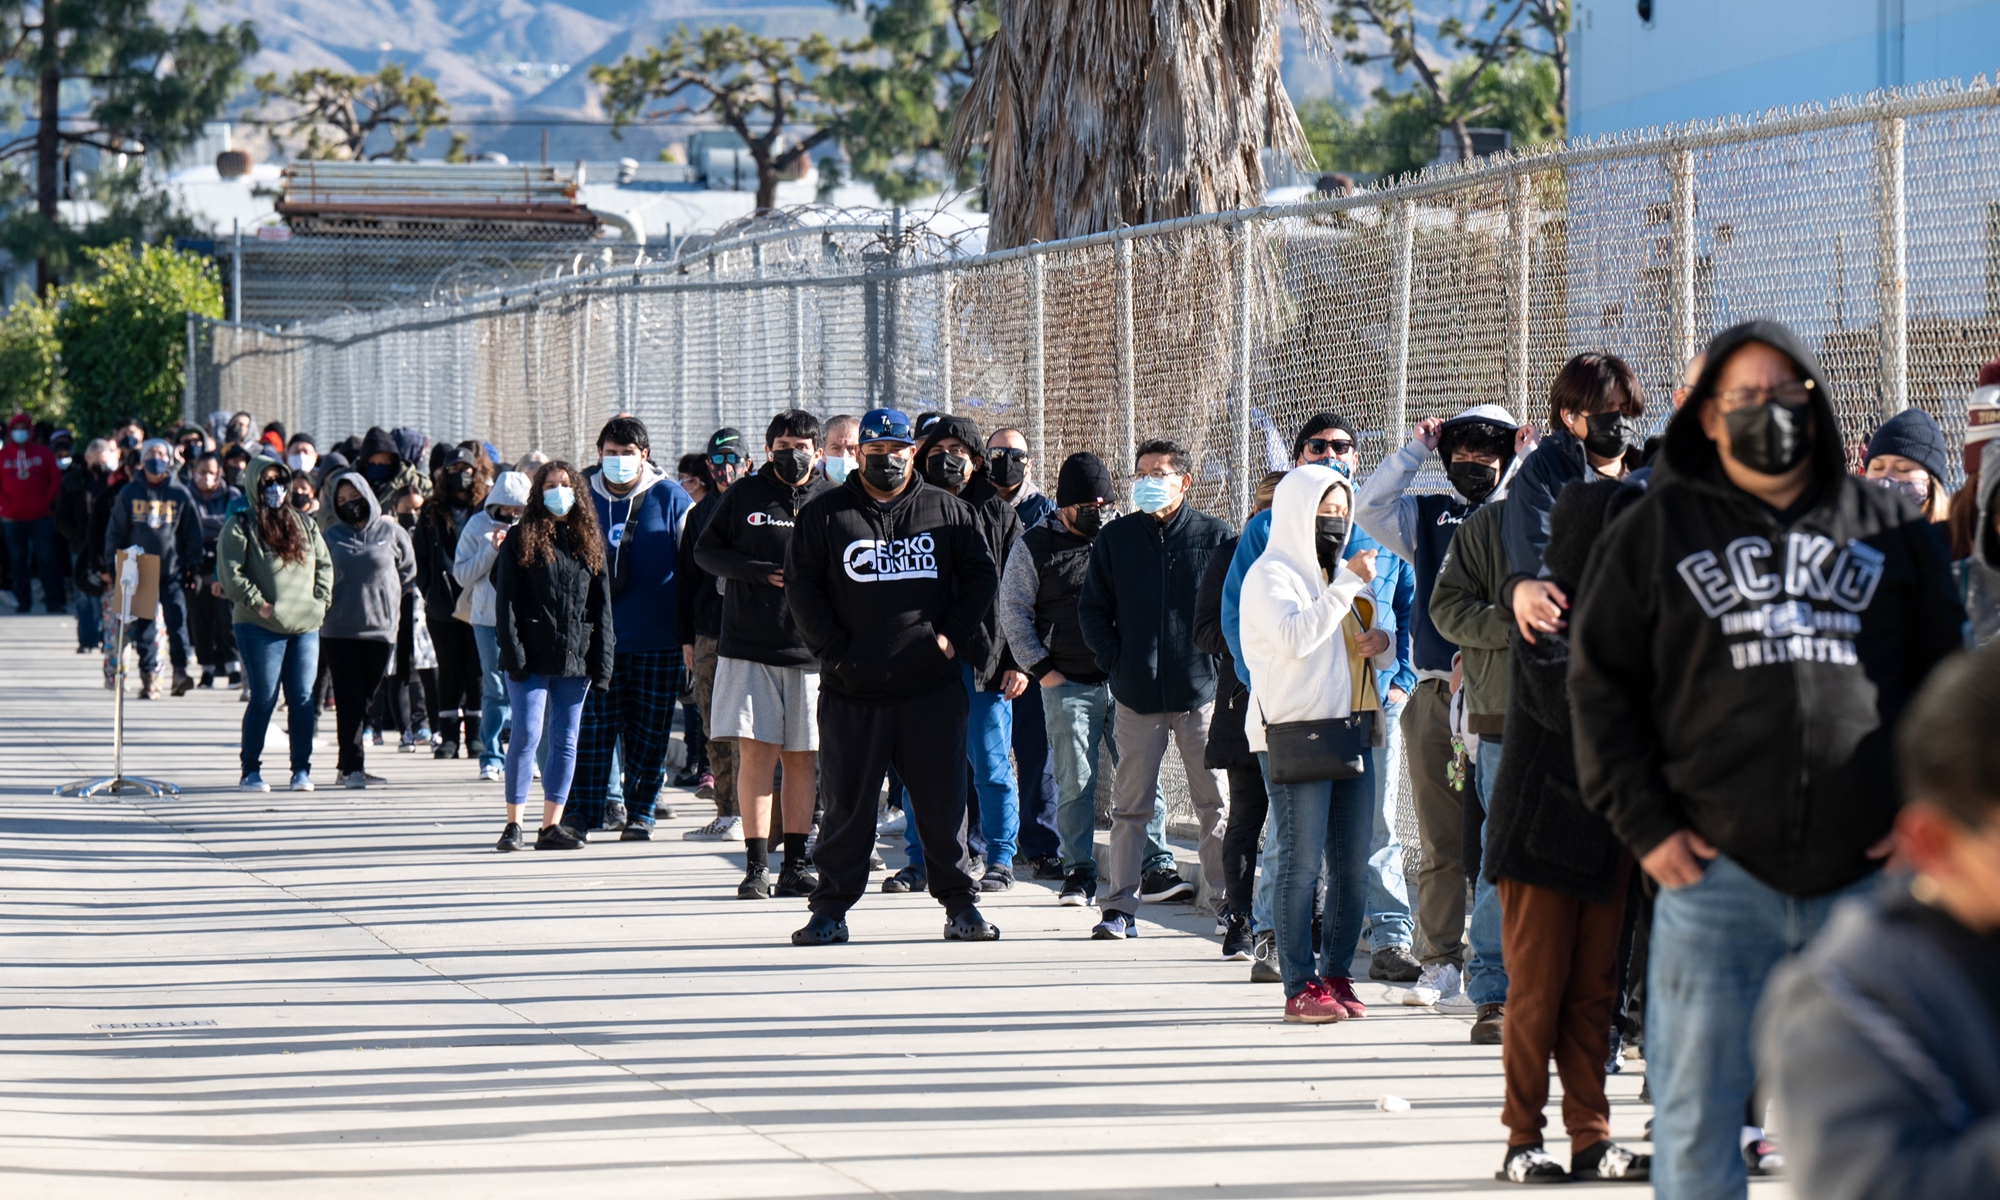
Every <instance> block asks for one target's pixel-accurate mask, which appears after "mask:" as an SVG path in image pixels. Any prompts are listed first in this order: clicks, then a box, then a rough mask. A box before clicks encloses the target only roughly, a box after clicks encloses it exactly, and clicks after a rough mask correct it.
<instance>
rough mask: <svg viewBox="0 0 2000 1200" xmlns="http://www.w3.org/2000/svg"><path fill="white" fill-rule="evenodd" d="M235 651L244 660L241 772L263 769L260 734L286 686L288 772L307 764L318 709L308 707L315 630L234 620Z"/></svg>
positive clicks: (314, 674) (315, 671)
mask: <svg viewBox="0 0 2000 1200" xmlns="http://www.w3.org/2000/svg"><path fill="white" fill-rule="evenodd" d="M236 654H237V657H238V658H240V659H241V660H242V662H243V690H244V694H245V695H247V696H249V698H250V699H249V702H248V703H246V704H245V705H244V706H243V773H244V774H245V775H252V774H256V773H257V772H259V771H261V770H262V769H263V760H264V734H265V733H266V731H268V730H269V729H270V728H271V713H272V712H273V711H274V710H275V709H276V708H277V707H278V688H279V687H281V686H282V687H283V688H284V689H285V728H286V732H287V733H289V734H290V735H291V742H292V773H293V774H295V775H296V774H297V773H299V772H300V771H310V770H312V756H313V729H314V727H315V726H316V725H317V724H318V718H319V714H318V712H316V711H315V710H314V708H313V702H312V687H313V680H315V679H317V678H318V677H319V631H318V630H312V631H311V632H308V633H272V632H271V631H270V630H268V629H266V628H264V627H263V626H262V625H252V624H249V623H248V622H245V623H243V624H240V625H238V626H236Z"/></svg>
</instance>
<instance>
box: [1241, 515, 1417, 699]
mask: <svg viewBox="0 0 2000 1200" xmlns="http://www.w3.org/2000/svg"><path fill="white" fill-rule="evenodd" d="M1270 540H1271V512H1270V510H1269V509H1266V510H1265V511H1263V512H1260V513H1258V514H1257V515H1255V516H1253V517H1251V518H1250V520H1249V521H1248V522H1247V523H1246V524H1245V525H1244V526H1243V536H1242V537H1241V538H1239V539H1237V542H1236V555H1235V557H1233V558H1231V559H1230V560H1229V574H1228V575H1226V576H1224V578H1223V581H1222V639H1223V640H1224V641H1226V642H1228V643H1229V653H1230V655H1231V657H1233V658H1234V659H1235V661H1236V677H1237V678H1238V679H1241V680H1242V681H1243V682H1244V683H1245V684H1246V685H1247V684H1248V683H1249V682H1250V668H1249V667H1247V666H1245V665H1243V637H1242V630H1241V625H1240V624H1239V613H1240V608H1239V603H1240V601H1241V599H1242V596H1243V577H1244V576H1246V575H1248V574H1249V573H1250V567H1251V566H1252V564H1254V563H1255V562H1256V561H1257V559H1258V558H1259V557H1260V556H1261V555H1262V554H1263V553H1264V547H1265V545H1266V544H1268V543H1269V542H1270ZM1347 549H1348V551H1349V552H1350V554H1358V553H1360V552H1361V551H1363V550H1374V551H1376V552H1377V553H1376V555H1375V578H1374V580H1373V581H1372V582H1370V583H1369V585H1368V594H1369V595H1371V596H1373V597H1374V598H1375V610H1376V612H1377V614H1378V616H1377V619H1376V627H1377V628H1379V629H1382V630H1383V631H1385V632H1387V633H1388V634H1389V635H1390V636H1392V637H1394V638H1395V639H1396V665H1395V667H1394V668H1392V669H1390V670H1386V671H1377V672H1376V673H1375V687H1376V694H1377V695H1378V696H1386V695H1388V694H1389V689H1390V688H1392V687H1399V688H1402V689H1403V690H1404V691H1405V692H1407V691H1409V690H1410V689H1411V688H1413V687H1415V686H1416V684H1417V669H1416V667H1415V665H1414V664H1412V663H1411V661H1410V607H1411V605H1413V604H1415V603H1416V596H1417V581H1416V573H1415V572H1414V571H1412V570H1411V569H1410V564H1409V563H1407V562H1404V561H1403V560H1402V559H1400V558H1398V557H1396V556H1395V555H1394V554H1391V553H1390V552H1389V551H1388V549H1387V548H1386V547H1384V546H1383V545H1382V544H1381V543H1380V542H1378V541H1376V540H1375V539H1374V538H1372V537H1369V536H1368V534H1367V533H1365V532H1363V530H1362V529H1361V527H1360V526H1358V525H1357V526H1355V527H1354V528H1353V531H1352V532H1351V533H1349V534H1348V541H1347Z"/></svg>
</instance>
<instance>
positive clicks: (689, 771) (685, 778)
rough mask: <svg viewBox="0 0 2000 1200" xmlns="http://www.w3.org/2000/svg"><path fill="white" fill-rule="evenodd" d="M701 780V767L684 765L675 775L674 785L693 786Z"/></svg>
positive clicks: (679, 786) (681, 786)
mask: <svg viewBox="0 0 2000 1200" xmlns="http://www.w3.org/2000/svg"><path fill="white" fill-rule="evenodd" d="M700 782H701V768H699V767H683V768H681V770H680V771H679V772H678V773H676V774H675V775H674V786H675V787H677V788H691V787H693V786H695V785H696V784H698V783H700Z"/></svg>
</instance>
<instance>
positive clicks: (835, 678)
mask: <svg viewBox="0 0 2000 1200" xmlns="http://www.w3.org/2000/svg"><path fill="white" fill-rule="evenodd" d="M915 451H916V446H915V443H914V440H913V431H912V430H911V427H910V420H909V418H908V417H906V416H904V415H903V414H902V413H899V412H896V411H894V410H890V409H875V410H873V411H871V412H869V413H868V414H867V415H866V416H865V417H863V418H862V420H861V464H862V465H861V469H860V470H858V471H855V472H854V473H853V474H851V475H849V476H848V479H847V482H846V483H845V484H843V485H841V486H839V487H836V488H831V489H828V490H827V491H826V492H824V493H822V494H821V495H820V496H818V497H817V498H815V499H814V500H813V501H812V502H811V503H809V504H807V505H806V506H805V508H804V509H802V510H801V511H800V512H799V516H798V522H797V527H796V528H794V529H793V530H792V540H791V545H790V547H789V549H788V551H787V554H786V557H785V596H786V599H787V601H788V602H789V603H790V605H791V611H792V618H793V620H794V621H795V622H797V625H798V630H799V634H800V636H801V637H803V638H804V639H805V643H806V645H807V646H808V647H810V648H811V650H812V652H813V654H814V655H815V656H816V657H817V658H818V659H819V664H820V699H819V723H820V746H821V747H822V751H821V754H820V785H821V787H822V788H823V789H824V790H825V794H826V812H825V814H824V815H823V816H822V817H821V819H820V838H819V845H818V847H817V849H816V851H815V852H814V855H813V865H814V866H816V867H818V868H819V886H818V887H817V888H815V889H814V890H813V894H812V900H811V902H810V903H811V907H812V911H813V917H812V921H811V922H810V923H808V924H807V925H806V927H805V928H803V929H800V930H798V931H797V932H795V933H794V934H793V935H792V941H793V942H794V943H795V944H797V945H824V944H828V943H832V942H843V941H846V940H847V922H846V919H845V916H846V913H847V910H848V909H850V908H852V907H853V906H854V904H855V902H856V901H858V900H860V899H861V894H862V892H863V891H864V890H865V889H866V888H867V886H868V856H869V852H870V851H871V850H872V849H873V847H874V844H875V808H876V802H877V798H878V797H879V796H880V795H881V791H882V781H883V777H884V776H885V774H886V773H887V771H888V769H889V768H890V767H891V766H894V767H895V768H896V771H897V774H899V775H900V776H901V777H902V780H903V784H904V786H905V787H906V788H908V789H909V793H910V809H911V812H912V814H913V815H914V816H915V818H916V822H917V832H918V835H919V836H920V837H921V838H922V841H923V850H924V859H925V863H926V867H927V875H928V881H929V885H930V893H931V895H932V896H934V897H936V898H937V901H938V902H939V903H940V904H942V905H944V909H945V914H946V917H947V918H948V921H947V923H946V925H945V930H944V932H945V937H946V938H948V939H952V940H963V941H986V940H990V939H992V938H997V937H998V936H999V930H998V929H996V928H995V927H993V926H991V925H989V924H987V922H986V920H985V919H984V918H983V917H981V916H980V915H979V910H978V908H977V907H976V906H975V903H974V900H975V896H976V891H977V884H976V883H975V882H974V881H973V879H972V877H971V876H970V875H969V874H967V872H966V867H967V865H968V859H969V857H970V850H969V848H968V847H967V845H966V810H965V722H966V713H967V708H968V702H967V700H966V694H965V686H964V684H963V683H962V682H961V677H960V665H959V661H958V660H959V659H960V658H961V657H962V658H963V659H964V660H965V661H967V662H982V661H984V660H985V657H986V654H987V646H986V641H985V637H986V634H985V618H986V613H987V610H988V609H990V608H991V607H992V606H993V597H994V594H995V592H996V591H997V590H998V588H999V579H1000V577H999V571H998V570H997V568H995V566H994V564H993V559H992V557H991V556H990V555H989V554H988V553H987V549H986V539H985V538H984V537H983V536H982V535H981V533H980V531H979V528H978V525H977V524H976V523H975V519H974V517H973V513H972V509H970V508H969V507H967V506H966V505H965V504H964V503H963V502H962V501H960V500H959V499H957V498H956V497H954V496H953V495H952V494H951V493H949V492H947V491H945V490H943V489H942V488H935V487H932V486H931V485H929V484H927V483H925V482H923V481H922V480H921V479H919V478H918V477H917V475H916V470H915V467H914V466H913V464H912V461H911V460H912V458H913V457H914V455H915Z"/></svg>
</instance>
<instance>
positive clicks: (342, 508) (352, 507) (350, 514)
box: [333, 500, 368, 525]
mask: <svg viewBox="0 0 2000 1200" xmlns="http://www.w3.org/2000/svg"><path fill="white" fill-rule="evenodd" d="M333 511H334V515H336V516H338V517H339V518H340V519H341V520H343V521H345V522H347V523H348V524H349V525H359V524H361V523H362V522H363V521H366V520H367V519H368V502H367V501H366V500H349V501H348V502H347V503H345V504H336V505H334V506H333Z"/></svg>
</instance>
